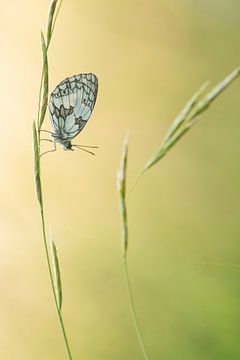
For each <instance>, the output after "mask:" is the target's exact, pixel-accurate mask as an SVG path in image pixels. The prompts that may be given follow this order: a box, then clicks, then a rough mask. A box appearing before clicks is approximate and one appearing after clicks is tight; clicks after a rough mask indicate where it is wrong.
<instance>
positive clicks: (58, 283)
mask: <svg viewBox="0 0 240 360" xmlns="http://www.w3.org/2000/svg"><path fill="white" fill-rule="evenodd" d="M51 253H52V266H53V276H54V285H55V294H56V298H57V304H58V309H59V311H61V308H62V282H61V275H60V266H59V261H58V254H57V247H56V244H55V242H54V241H53V240H51Z"/></svg>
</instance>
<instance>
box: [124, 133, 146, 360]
mask: <svg viewBox="0 0 240 360" xmlns="http://www.w3.org/2000/svg"><path fill="white" fill-rule="evenodd" d="M127 156H128V135H126V137H125V141H124V145H123V154H122V161H121V164H120V168H119V171H118V175H117V188H118V193H119V205H120V216H121V230H122V257H123V271H124V279H125V285H126V290H127V296H128V303H129V309H130V313H131V317H132V321H133V325H134V329H135V332H136V335H137V339H138V343H139V346H140V348H141V351H142V355H143V357H144V359H145V360H150V357H149V355H148V353H147V349H146V346H145V342H144V338H143V335H142V331H141V328H140V325H139V321H138V317H137V312H136V308H135V303H134V300H133V294H132V287H131V281H130V277H129V272H128V264H127V250H128V220H127V206H126V171H127Z"/></svg>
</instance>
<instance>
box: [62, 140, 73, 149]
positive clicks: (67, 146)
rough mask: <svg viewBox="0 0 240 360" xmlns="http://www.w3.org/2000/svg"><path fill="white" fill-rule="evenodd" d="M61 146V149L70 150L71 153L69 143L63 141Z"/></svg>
mask: <svg viewBox="0 0 240 360" xmlns="http://www.w3.org/2000/svg"><path fill="white" fill-rule="evenodd" d="M62 145H63V149H64V150H71V151H73V148H72V144H71V141H68V140H67V141H64V142H62Z"/></svg>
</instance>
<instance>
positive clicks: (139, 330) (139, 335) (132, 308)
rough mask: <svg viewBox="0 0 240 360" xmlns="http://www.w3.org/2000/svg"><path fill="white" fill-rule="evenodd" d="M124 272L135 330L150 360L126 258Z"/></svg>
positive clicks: (144, 352) (146, 356)
mask: <svg viewBox="0 0 240 360" xmlns="http://www.w3.org/2000/svg"><path fill="white" fill-rule="evenodd" d="M123 270H124V279H125V285H126V290H127V296H128V303H129V309H130V312H131V316H132V321H133V325H134V329H135V332H136V335H137V338H138V342H139V345H140V347H141V350H142V354H143V357H144V359H145V360H150V357H149V355H148V353H147V350H146V346H145V343H144V338H143V335H142V331H141V328H140V325H139V322H138V318H137V312H136V309H135V304H134V300H133V295H132V287H131V282H130V277H129V272H128V264H127V259H126V258H123Z"/></svg>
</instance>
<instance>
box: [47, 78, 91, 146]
mask: <svg viewBox="0 0 240 360" xmlns="http://www.w3.org/2000/svg"><path fill="white" fill-rule="evenodd" d="M97 91H98V80H97V77H96V76H95V75H94V74H80V75H75V76H71V77H69V78H67V79H65V80H63V81H62V82H61V83H60V84H59V85H58V86H57V87H56V88H55V89H54V91H53V92H52V94H51V96H50V103H49V110H50V118H51V122H52V126H53V130H54V134H55V135H57V136H58V137H59V139H61V140H66V139H68V140H71V139H73V138H74V137H75V136H76V135H78V134H79V133H80V131H81V130H82V129H83V128H84V126H85V125H86V123H87V121H88V119H89V118H90V116H91V113H92V111H93V108H94V105H95V102H96V97H97Z"/></svg>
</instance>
